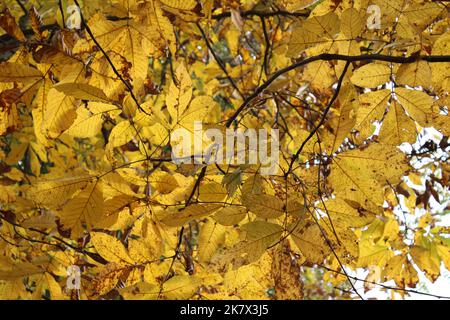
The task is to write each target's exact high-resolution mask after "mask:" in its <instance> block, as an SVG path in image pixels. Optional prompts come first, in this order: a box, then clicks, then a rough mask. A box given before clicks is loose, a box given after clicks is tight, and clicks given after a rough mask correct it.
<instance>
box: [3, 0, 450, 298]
mask: <svg viewBox="0 0 450 320" xmlns="http://www.w3.org/2000/svg"><path fill="white" fill-rule="evenodd" d="M31 2H33V1H31ZM31 2H30V3H31ZM84 2H85V3H83V2H82V6H81V7H82V8H81V13H82V14H83V17H81V15H80V13H78V11H77V10H75V11H74V12H73V14H74V15H77V14H79V15H80V16H74V18H73V19H74V21H75V20H76V21H79V22H80V23H81V25H80V28H78V29H79V30H78V29H77V28H71V27H70V26H71V24H69V25H67V24H65V25H66V27H64V22H63V21H62V19H61V17H60V13H59V11H58V10H59V8H58V7H57V6H55V7H51V8H45V7H39V4H37V3H36V4H35V5H36V7H31V8H29V10H30V11H29V13H28V15H29V16H30V19H29V24H30V25H29V28H30V30H28V31H29V32H24V31H25V30H24V29H23V28H24V27H23V26H22V25H20V24H19V23H18V22H17V21H18V19H17V18H18V16H20V14H18V13H17V12H16V11H17V10H15V9H14V8H15V7H14V5H12V4H11V5H10V4H9V3H8V1H7V3H6V5H8V7H9V8H10V9H7V8H6V7H5V8H0V9H2V10H3V11H2V12H1V13H0V27H1V29H2V30H3V31H4V33H1V34H0V37H2V39H5V44H6V43H7V42H8V43H12V44H13V46H8V47H7V46H6V45H5V50H3V43H2V48H1V49H2V50H1V51H0V57H1V61H2V62H1V63H0V148H1V149H0V191H1V192H0V298H10V299H17V298H21V299H31V298H33V299H40V298H51V299H69V298H72V299H74V298H75V299H76V298H80V299H97V298H107V299H115V298H118V297H122V298H125V299H191V298H192V299H269V298H271V299H302V298H304V293H303V283H302V270H303V269H302V268H303V267H307V266H308V267H310V266H318V267H322V266H325V267H326V268H327V270H334V271H327V273H326V274H325V279H326V280H327V281H329V282H331V283H333V284H334V285H336V286H337V285H340V284H343V283H346V281H347V280H348V279H347V278H346V277H345V276H343V275H342V269H341V268H342V266H345V267H346V268H350V269H357V268H366V269H367V270H369V275H368V276H367V279H366V280H367V281H368V283H369V282H370V283H373V282H375V283H378V282H384V281H388V280H394V281H395V283H396V285H397V286H398V287H399V288H402V289H404V288H411V287H415V286H416V284H417V283H418V281H419V277H418V271H419V272H424V273H425V275H426V276H427V277H428V278H429V279H430V280H431V281H434V280H436V279H437V278H438V277H439V275H440V272H441V262H442V265H444V266H445V267H446V268H447V269H449V268H450V242H449V238H448V234H449V229H448V226H445V225H442V224H441V221H440V218H439V215H438V214H436V213H435V208H433V206H432V205H430V201H429V199H430V197H433V198H434V200H435V202H437V203H438V204H440V205H441V206H443V207H444V208H445V206H446V205H448V202H447V203H446V202H445V201H446V200H445V197H446V196H447V197H448V193H446V192H447V191H448V190H446V188H447V189H448V181H449V175H450V171H449V169H450V168H449V166H448V164H446V163H445V159H448V144H446V138H442V136H445V137H447V138H448V135H449V132H450V127H449V121H448V107H449V103H448V102H449V98H448V94H449V92H448V91H449V87H450V62H448V60H447V62H438V63H435V62H427V61H426V60H425V59H421V58H420V57H423V56H430V55H433V56H445V55H446V54H448V53H449V52H450V51H449V46H450V33H449V31H447V30H448V25H449V19H448V16H446V10H445V6H444V5H443V4H442V3H441V2H439V1H415V0H407V1H404V0H390V1H389V2H387V1H385V0H371V1H369V0H359V1H350V0H343V1H333V0H323V1H311V0H308V1H306V0H305V1H290V0H289V1H288V0H277V1H274V3H276V5H277V7H278V8H281V9H282V11H281V12H282V13H280V14H276V12H274V11H273V9H272V7H271V6H270V5H268V4H267V2H266V1H255V0H241V1H223V2H222V1H221V2H220V3H218V2H214V1H207V0H206V1H194V0H185V1H178V0H145V1H137V0H126V1H125V0H113V1H108V4H107V5H105V6H104V7H102V8H101V9H100V7H98V6H96V5H95V4H94V3H91V4H88V1H84ZM370 5H377V6H379V7H380V8H382V10H381V13H382V16H381V17H380V19H381V20H380V21H381V25H380V28H379V29H372V28H368V26H367V24H366V21H367V19H368V17H367V8H368V7H369V6H370ZM281 9H280V10H281ZM47 10H50V12H51V13H52V14H49V12H47ZM250 10H251V11H250ZM249 12H250V13H251V14H249ZM255 12H256V13H255ZM258 12H261V13H266V15H263V14H261V16H258ZM268 13H269V14H268ZM52 16H53V21H52V19H51V17H52ZM55 17H58V18H55ZM261 17H263V18H261ZM75 18H79V19H78V20H77V19H75ZM82 18H83V19H82ZM82 21H84V22H82ZM66 22H67V21H66ZM261 23H263V24H264V28H262V27H261ZM49 26H51V27H49ZM47 27H48V28H47ZM263 29H264V31H263ZM49 30H51V32H50V31H49ZM10 47H11V48H12V49H11V48H10ZM213 51H214V52H213ZM322 53H328V54H337V55H343V56H359V55H363V54H373V55H383V56H394V57H418V58H417V59H415V60H414V59H413V60H414V61H413V62H410V63H393V62H387V61H377V60H376V59H375V58H374V59H373V60H374V61H369V60H370V59H362V60H360V61H359V60H355V61H354V62H353V63H351V65H350V68H349V69H348V72H347V74H344V75H343V76H342V81H341V83H339V86H338V88H339V89H340V90H339V89H337V87H336V82H337V81H338V79H339V78H340V76H341V74H342V72H343V70H346V68H345V67H344V66H345V62H344V61H341V60H339V59H336V60H326V61H325V60H317V61H314V62H312V63H309V64H306V65H305V66H303V67H301V68H296V69H293V70H291V71H289V72H288V73H284V74H283V75H282V76H280V77H278V78H277V79H275V81H273V82H271V85H270V86H268V87H267V88H266V90H265V91H264V92H263V93H262V94H261V95H259V96H258V97H257V98H256V99H254V100H253V101H252V102H251V104H250V106H249V107H248V108H247V109H245V110H244V111H243V112H242V113H241V114H239V116H238V118H237V121H236V123H234V124H233V125H235V126H236V127H239V128H241V129H242V128H253V129H262V128H264V129H269V128H272V127H276V128H278V129H280V145H281V150H280V151H281V153H280V163H279V170H278V173H277V174H276V175H273V176H262V175H261V174H260V171H259V166H257V165H233V164H230V165H217V166H214V165H209V166H207V165H205V164H175V163H173V162H172V161H171V158H170V156H171V148H172V147H173V146H174V145H175V144H176V143H177V141H172V140H171V139H170V136H171V133H172V132H173V131H174V130H176V129H179V128H184V129H187V130H188V131H191V132H193V128H194V127H193V126H194V122H195V121H201V122H202V124H203V125H204V126H205V127H210V128H216V129H219V130H222V131H224V130H225V125H224V123H225V122H226V121H227V120H228V118H229V117H230V116H231V115H232V114H233V113H234V112H235V111H236V110H237V109H238V107H239V106H240V105H242V104H243V103H244V101H245V97H248V96H250V94H251V93H252V92H253V91H254V90H256V89H257V88H258V87H259V86H260V85H262V84H263V83H264V81H267V80H268V79H270V77H271V75H273V73H274V72H275V71H277V70H280V69H281V68H284V67H287V66H290V65H292V63H294V62H295V61H298V60H302V59H306V58H310V57H314V56H317V55H319V54H322ZM447 57H448V56H447ZM411 61H412V60H411ZM336 90H339V92H337V97H336V99H334V98H333V95H334V93H335V92H336ZM333 101H334V103H333V104H332V105H330V106H328V105H329V103H332V102H333ZM321 121H323V125H321V126H320V128H317V129H315V128H316V125H317V124H319V123H321ZM426 127H434V128H435V129H437V130H439V132H440V134H441V136H440V140H441V142H440V145H439V148H440V149H441V150H442V152H443V153H444V156H443V157H444V158H439V159H435V158H433V159H434V161H431V162H426V161H425V163H424V164H422V166H421V167H417V166H413V165H412V163H411V159H412V155H413V153H412V152H409V155H407V154H405V152H402V150H401V149H400V148H399V146H400V145H401V144H402V143H414V142H415V141H416V139H417V134H418V133H422V134H423V133H424V132H425V131H424V128H426ZM311 132H313V133H314V135H313V136H311V138H308V136H309V135H310V133H311ZM302 142H305V146H304V148H303V149H302V152H301V153H300V154H299V157H298V159H297V161H294V162H295V163H291V159H292V157H293V155H294V154H296V152H297V151H298V150H299V148H300V145H301V144H302ZM204 143H206V142H205V141H204ZM414 148H415V147H412V150H415V149H414ZM436 148H437V147H436ZM436 148H434V149H429V150H428V149H427V150H428V152H425V156H428V157H430V158H432V157H433V156H434V155H433V151H436ZM415 152H416V153H420V150H415ZM446 152H447V158H445V153H446ZM442 159H443V160H442ZM286 172H287V174H286ZM422 176H423V177H424V178H423V179H422ZM411 184H415V187H414V186H412V185H411ZM436 190H438V191H436ZM405 208H406V209H405ZM399 210H400V211H402V210H403V211H404V210H407V211H408V213H407V214H408V217H409V218H408V219H406V218H405V219H403V220H402V218H401V217H402V216H401V215H399V214H398V212H399ZM443 210H445V209H443ZM447 212H448V210H447ZM409 220H411V221H413V222H410V221H409ZM73 266H76V267H77V268H79V270H80V272H81V275H82V276H81V279H80V281H81V287H80V288H79V289H74V288H72V287H70V286H69V282H68V279H69V278H70V275H69V276H68V274H67V270H70V268H73ZM366 289H370V287H369V286H367V287H366ZM402 292H403V291H402Z"/></svg>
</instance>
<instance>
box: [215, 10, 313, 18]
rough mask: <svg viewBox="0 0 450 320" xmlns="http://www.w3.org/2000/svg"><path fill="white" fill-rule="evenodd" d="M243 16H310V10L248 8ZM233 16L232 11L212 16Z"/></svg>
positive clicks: (242, 13) (243, 12)
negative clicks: (291, 10) (290, 10)
mask: <svg viewBox="0 0 450 320" xmlns="http://www.w3.org/2000/svg"><path fill="white" fill-rule="evenodd" d="M240 14H241V17H251V16H257V17H260V18H267V17H275V16H283V17H303V18H306V17H308V16H309V14H310V12H289V11H284V10H277V11H260V10H248V11H242V12H241V13H240ZM229 17H231V12H223V13H219V14H215V15H212V16H211V18H212V19H214V20H220V19H223V18H229Z"/></svg>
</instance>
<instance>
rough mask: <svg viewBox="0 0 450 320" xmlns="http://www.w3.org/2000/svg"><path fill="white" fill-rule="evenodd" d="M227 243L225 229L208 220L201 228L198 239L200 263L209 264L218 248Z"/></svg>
mask: <svg viewBox="0 0 450 320" xmlns="http://www.w3.org/2000/svg"><path fill="white" fill-rule="evenodd" d="M224 241H225V228H224V227H223V226H221V225H220V224H218V223H217V222H214V220H212V219H208V220H207V221H206V222H205V223H204V224H203V225H202V226H201V228H200V235H199V239H198V259H199V261H200V262H209V261H210V260H211V257H212V256H213V255H214V253H215V252H216V251H217V249H218V247H219V246H220V245H222V244H223V243H224Z"/></svg>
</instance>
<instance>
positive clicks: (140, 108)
mask: <svg viewBox="0 0 450 320" xmlns="http://www.w3.org/2000/svg"><path fill="white" fill-rule="evenodd" d="M74 2H75V4H76V5H77V6H78V8H79V9H80V17H81V22H82V24H83V26H84V27H85V28H86V31H87V33H88V34H89V36H90V37H91V39H92V41H94V43H95V45H96V46H97V47H98V48H99V49H100V51H101V52H102V53H103V56H104V57H105V59H106V60H107V61H108V63H109V65H110V66H111V69H112V70H113V71H114V73H115V74H116V76H117V77H118V78H119V79H120V81H122V83H123V84H124V85H125V87H127V89H128V92H129V93H130V95H131V98H132V99H133V101H134V103H136V106H137V107H138V109H139V110H140V111H141V112H143V113H145V114H146V115H149V114H148V112H147V111H145V110H144V109H143V108H142V107H141V104H140V103H139V101H138V99H137V98H136V96H135V95H134V92H133V88H132V87H131V85H130V84H129V83H128V82H127V81H126V80H125V79H124V78H123V77H122V75H121V74H120V73H119V71H118V70H117V68H116V67H115V65H114V63H113V62H112V61H111V58H110V57H109V56H108V54H107V53H106V51H105V50H104V49H103V48H102V46H101V45H100V43H98V41H97V39H96V38H95V36H94V34H93V33H92V30H91V28H90V27H89V25H88V24H87V22H86V20H85V18H84V15H83V12H82V11H81V7H80V4H79V3H78V1H77V0H74Z"/></svg>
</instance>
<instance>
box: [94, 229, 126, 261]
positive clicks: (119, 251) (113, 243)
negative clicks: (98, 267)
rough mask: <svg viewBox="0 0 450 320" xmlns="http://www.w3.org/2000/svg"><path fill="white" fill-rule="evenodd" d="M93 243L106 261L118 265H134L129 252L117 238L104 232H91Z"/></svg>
mask: <svg viewBox="0 0 450 320" xmlns="http://www.w3.org/2000/svg"><path fill="white" fill-rule="evenodd" d="M90 235H91V241H92V244H93V245H94V247H95V250H97V252H98V254H99V255H101V256H102V257H103V258H104V259H105V260H107V261H109V262H114V263H118V264H122V265H123V264H134V261H133V260H132V259H131V258H130V256H129V255H128V252H127V250H126V249H125V247H124V246H123V244H122V243H121V242H120V241H119V240H117V238H115V237H113V236H110V235H108V234H106V233H103V232H91V233H90Z"/></svg>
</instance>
